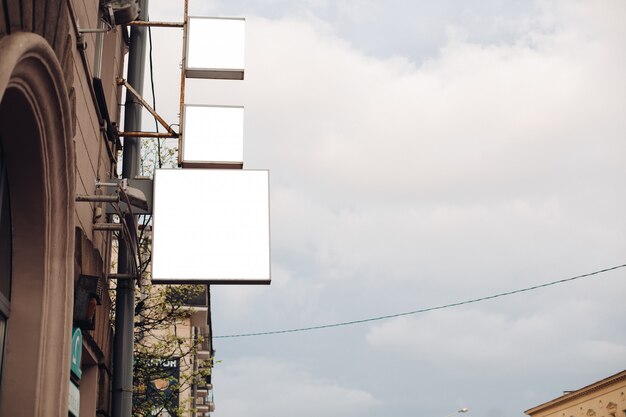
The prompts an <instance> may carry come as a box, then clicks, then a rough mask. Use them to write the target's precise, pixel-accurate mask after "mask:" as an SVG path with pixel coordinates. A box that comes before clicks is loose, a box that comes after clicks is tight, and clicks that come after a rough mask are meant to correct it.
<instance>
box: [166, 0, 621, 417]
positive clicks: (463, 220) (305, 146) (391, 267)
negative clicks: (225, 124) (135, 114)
mask: <svg viewBox="0 0 626 417" xmlns="http://www.w3.org/2000/svg"><path fill="white" fill-rule="evenodd" d="M496 3H497V2H487V3H481V7H482V8H478V9H476V10H474V11H473V12H474V13H475V14H476V15H479V14H480V13H479V12H478V11H479V10H488V9H489V8H490V7H492V6H493V7H495V4H496ZM523 3H525V2H523ZM250 4H252V3H250ZM281 4H283V3H281V2H274V3H272V4H271V6H273V7H279V5H281ZM307 4H308V3H307ZM307 4H305V3H298V5H297V6H292V7H296V8H297V7H301V8H302V9H307V7H308V6H307ZM316 4H317V5H314V8H315V7H317V8H318V9H319V8H324V7H327V6H328V5H329V4H330V3H324V2H320V3H316ZM351 4H352V3H351V2H349V1H348V2H343V3H342V4H341V8H342V9H341V14H342V16H344V17H343V18H344V19H347V18H348V17H350V16H349V7H350V6H351ZM372 4H373V3H368V5H369V6H372ZM394 4H399V3H394ZM475 4H478V2H475ZM508 4H510V2H509V3H508ZM533 4H534V5H535V8H532V10H530V11H528V10H526V9H525V10H526V11H527V12H528V13H525V14H523V15H521V16H518V15H503V16H493V15H489V14H485V16H474V15H473V14H472V13H470V14H469V15H468V16H469V17H471V16H474V17H475V19H474V20H471V21H468V23H467V25H464V24H463V22H464V20H463V19H461V18H459V16H460V14H455V15H454V16H452V17H450V16H448V15H447V14H446V13H448V11H445V10H438V12H437V13H441V14H440V15H438V17H437V19H435V20H436V21H437V22H441V21H443V20H445V19H446V18H447V17H450V22H449V24H448V25H447V26H448V27H449V28H450V30H449V31H448V32H445V30H442V31H440V32H441V33H444V35H442V36H446V35H445V33H447V36H448V38H446V39H444V41H443V42H444V43H443V44H437V47H436V48H435V50H434V51H431V52H433V53H431V54H429V55H428V56H421V59H414V58H413V57H409V56H397V54H396V53H390V54H382V56H394V55H396V57H395V58H376V57H375V56H373V55H371V54H370V55H367V54H366V53H365V52H363V51H366V50H368V51H370V52H371V50H369V49H368V48H367V47H364V46H363V45H359V44H358V42H357V41H358V39H356V38H350V39H346V37H343V38H342V37H341V36H340V35H341V34H342V33H343V32H342V31H341V30H338V29H337V27H336V26H333V25H332V24H331V23H329V22H328V21H324V20H323V19H322V18H321V17H320V16H319V15H317V16H316V17H315V16H313V17H312V16H306V14H305V13H302V12H299V13H298V14H297V16H300V17H298V18H295V17H289V16H288V15H289V13H283V14H281V13H279V12H278V11H277V12H276V13H275V14H276V15H279V16H284V17H283V18H281V19H267V18H262V17H258V16H255V15H251V14H248V15H247V16H246V17H247V25H248V26H247V36H248V38H247V56H246V79H245V81H243V82H229V81H202V82H200V81H189V83H188V86H189V88H188V91H187V100H188V102H189V103H206V104H233V105H244V106H245V109H246V110H245V111H246V115H245V142H244V159H245V165H246V167H248V168H269V169H270V170H271V199H272V201H271V210H272V244H273V249H272V250H273V252H272V255H273V272H274V284H272V285H271V286H270V287H256V288H245V287H223V288H222V287H220V288H213V289H212V291H213V303H214V304H213V319H214V321H213V325H214V328H215V329H216V333H218V334H230V333H237V332H239V331H257V330H258V331H264V330H274V329H281V328H293V327H301V326H309V325H316V324H324V323H329V322H337V321H343V320H351V319H360V318H364V317H368V316H374V315H379V314H380V315H382V314H389V313H394V312H399V311H407V310H411V309H416V308H423V307H431V306H434V305H441V304H445V303H448V302H455V301H460V300H466V299H470V298H474V297H479V296H485V295H489V294H493V293H495V292H500V291H507V290H512V289H516V288H521V287H525V286H528V285H533V284H537V283H542V282H547V281H552V280H556V279H560V278H567V277H571V276H574V275H577V274H580V273H585V272H590V271H592V270H594V269H600V268H602V267H606V266H612V265H614V264H617V263H622V262H623V254H624V253H625V252H624V250H625V249H626V238H625V236H624V233H623V230H624V229H625V228H626V216H624V215H623V213H624V211H625V210H626V195H625V194H624V193H623V178H624V177H625V176H626V164H624V155H626V144H625V142H624V135H625V134H626V117H624V115H625V111H626V99H625V97H626V78H625V77H624V75H623V74H624V73H625V71H626V49H625V48H624V47H623V46H624V41H623V40H624V39H626V26H624V25H623V22H624V19H625V18H626V4H625V3H624V2H623V1H621V0H614V1H603V2H587V1H537V2H534V3H533ZM217 5H218V3H216V2H213V3H211V7H212V8H217ZM255 5H256V3H255ZM309 5H310V4H309ZM455 6H456V5H455ZM228 7H230V4H229V6H228ZM262 7H263V6H258V5H257V7H256V9H257V10H261V9H262ZM312 7H313V6H312ZM372 7H373V6H372ZM420 7H425V6H423V5H422V6H420ZM498 7H501V6H498ZM520 7H522V6H520ZM524 7H526V6H524ZM224 8H225V7H222V8H221V9H220V10H222V9H224ZM268 8H270V7H269V6H268ZM346 8H347V9H346ZM318 9H316V10H318ZM444 9H445V7H444ZM454 9H456V7H455V8H454ZM289 10H293V9H289ZM368 10H369V9H368V8H367V7H365V8H363V9H361V10H359V13H357V14H354V15H353V16H352V17H353V20H354V21H357V20H358V21H361V22H366V21H367V19H368V13H369V12H368ZM392 10H394V11H395V14H394V16H393V17H394V18H396V19H399V20H401V22H400V23H398V26H397V27H392V26H393V25H389V24H387V27H391V30H390V31H389V32H384V33H385V34H389V38H387V39H382V40H381V43H380V45H383V46H384V44H385V43H389V42H401V43H403V45H404V46H403V49H404V50H406V49H407V48H411V47H414V48H416V50H417V49H418V48H421V46H419V45H417V44H418V43H419V42H418V41H413V40H412V39H411V36H415V32H409V31H406V32H405V31H404V29H405V28H407V27H408V26H411V27H413V26H415V25H416V24H417V22H418V20H419V19H417V18H414V17H413V16H411V13H412V11H413V9H410V8H408V6H407V8H399V7H396V8H394V7H391V6H390V7H385V8H383V9H382V11H381V13H383V12H389V11H392ZM477 10H478V11H477ZM422 11H423V12H424V13H426V14H425V15H424V16H428V12H431V11H433V10H432V8H425V10H422ZM466 11H467V10H466ZM444 12H445V13H444ZM268 13H269V11H268ZM450 13H456V12H450ZM459 13H460V12H459ZM302 16H305V17H302ZM345 16H348V17H345ZM382 19H383V17H382V16H381V18H380V20H382ZM384 19H390V15H386V16H385V17H384ZM373 20H376V21H378V20H379V19H378V16H374V19H373ZM387 21H388V20H387ZM407 22H409V23H407ZM414 22H416V23H414ZM483 24H484V25H485V28H484V30H483V31H482V32H481V30H482V29H481V30H479V29H477V28H478V26H480V25H483ZM490 25H493V26H490ZM428 27H429V26H428V25H426V26H421V27H419V28H417V29H415V30H416V31H417V32H419V31H420V30H426V29H424V28H428ZM505 27H507V28H508V27H510V28H512V29H510V31H508V32H507V30H508V29H505ZM439 29H441V28H439ZM375 30H380V26H377V27H376V28H374V27H372V33H371V34H370V37H372V38H373V37H376V36H378V35H377V33H375V32H374V31H375ZM477 31H478V32H477ZM503 31H504V32H507V33H506V36H505V37H501V36H500V35H501V34H502V33H503ZM380 33H383V32H380ZM437 33H438V34H433V38H438V37H440V33H439V32H437ZM391 34H396V35H402V36H396V37H395V38H394V37H392V36H391ZM424 36H426V35H424ZM363 39H365V38H363ZM363 39H361V41H362V42H365V41H364V40H363ZM438 39H439V38H438ZM442 39H443V38H442ZM176 42H177V40H176V39H174V38H167V39H164V40H163V41H162V42H161V41H160V42H159V43H158V44H157V45H159V48H160V47H166V46H168V47H171V48H175V49H174V50H173V51H170V52H169V53H166V54H165V56H166V57H167V58H162V59H160V61H159V62H158V63H157V66H156V67H157V68H161V65H167V67H163V69H164V70H166V69H167V71H168V73H169V74H171V75H169V76H168V77H169V78H166V79H161V80H160V81H159V82H158V83H157V85H158V86H162V88H163V89H164V90H166V89H167V88H172V90H173V93H168V94H170V96H167V94H165V93H163V94H164V97H166V98H162V99H161V100H158V103H161V104H160V108H161V109H162V110H163V111H164V112H166V113H168V112H169V114H170V115H172V116H171V117H175V115H176V113H177V112H178V109H177V103H178V96H177V93H178V92H177V91H176V88H175V87H173V85H174V84H175V83H174V82H172V81H171V80H172V79H176V80H177V78H176V77H177V67H176V63H177V60H178V56H179V55H180V54H179V52H180V50H179V49H178V48H179V46H177V45H176ZM429 42H431V43H432V41H430V40H429ZM431 47H432V45H431ZM172 56H173V57H174V61H171V57H172ZM170 61H171V62H170ZM172 62H173V65H172ZM167 80H169V81H167ZM168 82H169V83H170V84H169V85H167V83H168ZM176 83H177V81H176ZM164 90H163V91H164ZM168 103H172V104H168ZM164 106H165V107H164ZM167 106H170V108H167ZM614 274H615V275H612V276H604V277H597V278H593V279H589V280H586V281H585V283H572V284H568V285H564V286H562V287H559V288H558V289H556V288H555V289H552V290H542V291H538V292H534V293H532V294H533V295H532V296H531V295H530V293H529V294H525V295H519V296H515V297H511V298H507V299H506V300H501V301H498V302H494V303H484V304H481V305H480V306H478V305H476V306H471V308H470V307H466V308H463V309H454V310H447V311H437V312H433V313H432V314H428V315H423V316H415V317H412V318H405V319H401V320H393V321H389V322H384V323H379V324H378V325H375V326H374V327H373V328H371V330H370V331H369V333H368V335H367V339H366V340H367V343H365V342H363V343H362V344H361V340H362V339H359V337H364V336H363V332H366V331H367V329H368V327H367V326H366V325H364V326H363V327H354V328H350V330H348V329H341V330H339V329H336V330H333V331H329V332H328V333H321V332H320V333H315V334H310V335H307V336H304V335H302V334H301V335H300V337H294V336H284V338H282V339H279V340H277V341H273V339H272V341H270V340H259V343H258V344H257V339H246V340H250V342H247V341H242V342H240V341H236V342H233V343H231V342H228V344H227V343H226V342H223V345H221V346H223V347H220V350H221V351H222V352H224V351H227V352H228V353H227V355H226V356H227V357H228V358H230V359H229V360H232V363H228V361H227V362H226V363H224V364H222V365H220V367H219V369H218V370H216V375H215V384H216V393H217V395H218V397H217V405H218V414H217V415H231V416H237V415H243V414H244V413H245V414H255V415H259V412H258V410H259V407H260V409H261V411H262V413H261V414H260V415H271V416H272V417H279V416H280V417H283V416H285V417H286V416H292V415H305V416H306V415H309V414H307V413H309V412H310V411H309V410H312V408H311V409H309V408H304V409H303V407H304V406H303V404H310V402H311V401H316V400H317V398H324V399H328V404H332V405H333V407H331V406H330V405H329V406H328V408H325V409H324V410H323V411H328V412H327V413H325V412H319V410H318V412H317V413H316V415H319V414H328V415H350V413H357V412H360V411H363V410H364V409H365V408H367V407H371V406H372V404H375V403H376V401H377V400H380V401H381V402H383V403H384V404H385V405H386V406H387V405H390V404H392V403H393V406H394V407H395V408H393V412H392V411H390V410H387V409H386V410H385V411H386V412H385V411H383V412H382V414H381V413H379V412H378V411H377V409H375V408H374V411H372V410H368V411H363V413H362V414H363V415H368V416H379V415H392V414H393V415H398V416H405V415H406V416H408V415H414V413H412V411H414V410H415V409H419V410H422V411H424V415H445V414H446V413H448V412H450V411H452V410H453V409H454V408H452V410H449V409H448V404H449V403H446V401H449V400H450V398H454V404H457V403H458V405H459V406H462V405H464V404H467V403H464V402H463V401H461V400H468V401H469V402H473V403H474V405H473V407H472V408H474V409H475V411H476V415H479V414H480V415H482V414H484V415H493V416H498V415H514V414H515V413H518V415H519V414H521V411H522V410H523V409H524V408H523V407H526V408H529V407H531V406H533V405H535V404H537V403H539V402H540V401H543V400H548V399H550V397H549V395H552V393H554V394H555V395H558V394H559V390H560V389H570V388H571V386H569V385H568V384H571V383H572V382H571V381H573V379H571V378H570V376H571V375H574V374H576V375H577V378H578V379H576V380H575V381H581V385H580V386H582V385H584V384H585V383H590V382H592V380H588V379H590V378H592V377H598V378H600V377H602V376H606V375H603V374H598V373H602V372H604V371H606V370H609V371H608V372H610V370H615V366H616V365H615V363H618V362H619V359H621V358H624V357H625V356H626V351H625V350H624V347H623V346H624V345H626V341H625V340H624V338H623V336H622V333H623V332H621V331H620V330H621V328H620V323H621V322H622V321H623V320H622V319H621V318H622V317H623V313H624V311H623V309H624V307H622V304H623V303H621V300H620V294H623V291H624V284H623V283H622V282H623V280H618V279H616V278H615V277H616V276H617V277H618V278H619V277H620V276H621V275H619V274H620V273H614ZM352 336H353V337H355V338H357V341H356V342H354V343H352V344H350V348H348V347H346V343H345V341H346V338H348V337H352ZM281 337H283V336H281ZM219 343H222V342H219ZM361 345H362V346H361ZM251 349H255V351H256V350H262V354H263V355H267V357H266V358H255V359H250V358H248V357H247V356H248V355H250V350H251ZM272 349H273V350H274V352H272ZM311 349H315V354H309V355H308V356H307V355H303V354H302V352H304V351H306V352H309V353H310V352H311ZM238 356H239V357H241V356H243V359H241V361H239V359H236V358H237V357H238ZM278 358H280V359H278ZM320 358H323V359H320ZM354 358H358V359H354ZM616 359H618V361H617V362H616V361H615V360H616ZM287 360H288V361H290V362H291V363H294V362H295V361H298V363H299V364H301V365H302V366H298V367H293V366H288V365H284V363H283V362H284V361H287ZM322 360H323V361H324V363H323V364H319V362H320V361H322ZM352 362H354V363H352ZM364 364H367V367H368V369H367V371H366V373H367V374H368V376H369V377H370V378H372V379H378V378H380V379H381V380H384V381H385V384H384V386H380V387H378V388H379V390H380V394H379V392H378V391H377V395H376V399H373V397H372V396H371V395H370V394H368V393H367V392H363V391H360V390H361V389H362V388H361V387H362V386H363V385H362V384H363V380H365V379H366V377H365V378H364V377H362V375H363V373H364V371H363V370H362V369H363V367H364V366H365V365H364ZM572 364H576V366H573V365H572ZM316 366H319V367H320V368H324V369H325V371H324V372H321V371H320V372H315V373H303V371H302V369H308V370H310V369H316ZM393 366H395V368H393ZM337 369H341V373H340V374H341V376H340V377H339V376H336V375H335V376H331V374H332V371H333V370H337ZM615 371H617V370H615ZM337 372H338V374H339V371H337ZM442 373H443V374H445V375H442ZM463 374H464V375H465V376H466V377H467V378H466V381H465V384H464V385H463V384H462V383H460V382H458V381H457V379H456V378H455V375H461V376H462V375H463ZM317 375H324V378H320V377H318V376H317ZM351 375H361V377H360V378H361V379H359V377H358V376H354V377H352V376H351ZM446 376H447V378H446ZM494 376H497V377H494ZM335 377H336V379H335V380H332V378H335ZM505 377H506V381H505V382H506V383H503V380H504V378H505ZM325 378H329V379H325ZM351 378H353V379H352V380H351ZM338 380H341V383H339V382H337V381H338ZM467 381H470V382H467ZM549 384H550V385H549ZM414 385H419V386H420V388H422V391H421V394H422V397H423V398H422V397H420V398H419V399H415V393H414V390H415V386H414ZM563 385H565V386H563ZM433 386H434V387H441V392H442V394H438V393H437V392H434V391H437V390H436V389H435V388H432V387H433ZM548 386H549V389H548V388H547V387H548ZM355 387H356V388H355ZM444 391H445V393H444ZM242 392H245V393H246V396H242V395H241V393H242ZM494 392H497V393H498V395H494V394H493V393H494ZM448 393H451V394H450V395H453V394H452V393H455V394H454V396H453V397H450V398H448ZM519 393H521V394H519ZM481 395H484V398H483V397H481ZM520 396H521V397H522V398H520ZM316 397H317V398H316ZM493 398H503V399H505V401H506V402H505V403H497V401H494V400H493ZM393 399H395V400H396V401H394V400H393ZM322 406H324V404H322ZM418 406H419V407H418ZM294 407H295V408H294ZM441 408H443V409H441ZM490 408H493V409H496V410H499V411H497V412H496V411H493V412H490V411H489V409H490ZM253 410H254V411H253ZM294 410H296V411H294ZM338 410H340V411H341V412H340V411H338ZM426 411H429V412H430V413H427V412H426ZM311 413H312V411H311ZM333 413H334V414H333Z"/></svg>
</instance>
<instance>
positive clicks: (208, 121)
mask: <svg viewBox="0 0 626 417" xmlns="http://www.w3.org/2000/svg"><path fill="white" fill-rule="evenodd" d="M182 143H183V150H182V162H183V166H186V165H188V166H192V165H194V166H200V167H201V166H205V167H210V166H215V165H218V166H220V165H221V166H224V167H225V166H227V165H232V166H233V167H237V168H241V167H242V166H243V107H236V106H201V105H185V114H184V120H183V140H182Z"/></svg>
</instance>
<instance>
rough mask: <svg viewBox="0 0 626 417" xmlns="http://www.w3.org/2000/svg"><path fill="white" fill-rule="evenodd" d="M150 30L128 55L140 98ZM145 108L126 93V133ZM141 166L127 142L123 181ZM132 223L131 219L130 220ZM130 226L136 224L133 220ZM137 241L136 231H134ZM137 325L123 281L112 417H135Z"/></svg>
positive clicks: (127, 267)
mask: <svg viewBox="0 0 626 417" xmlns="http://www.w3.org/2000/svg"><path fill="white" fill-rule="evenodd" d="M139 6H140V8H141V16H140V18H139V19H140V20H148V0H140V1H139ZM146 44H147V42H146V28H145V27H139V26H133V27H132V28H131V30H130V49H129V53H128V74H127V76H126V79H127V81H128V83H129V84H130V85H131V86H132V87H133V88H134V89H135V90H137V92H139V94H142V93H143V84H144V69H145V57H146ZM141 110H142V106H141V104H140V103H139V102H138V101H137V100H136V99H135V98H134V97H133V95H132V94H130V93H129V92H128V91H127V92H126V103H125V110H124V130H125V131H141ZM140 164H141V138H124V151H123V155H122V177H123V178H134V177H136V176H137V175H138V174H139V169H140ZM129 220H130V219H129ZM128 224H134V222H133V221H132V220H131V221H129V222H128ZM131 234H132V235H133V236H132V238H133V239H136V234H137V231H136V230H131ZM127 252H128V251H127V244H126V242H125V241H124V239H123V238H120V239H119V260H118V273H120V274H124V273H128V272H131V264H130V263H131V261H132V257H129V256H128V254H127ZM134 321H135V282H134V280H130V279H128V280H120V281H118V283H117V291H116V295H115V337H114V339H113V393H112V400H113V401H112V407H111V415H112V417H131V414H132V406H133V339H134V334H133V333H134Z"/></svg>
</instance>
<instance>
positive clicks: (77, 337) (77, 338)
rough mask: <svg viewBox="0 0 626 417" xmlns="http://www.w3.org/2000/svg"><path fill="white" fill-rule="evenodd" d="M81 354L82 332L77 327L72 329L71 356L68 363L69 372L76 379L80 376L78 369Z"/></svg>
mask: <svg viewBox="0 0 626 417" xmlns="http://www.w3.org/2000/svg"><path fill="white" fill-rule="evenodd" d="M82 354H83V332H82V331H81V330H80V328H78V327H74V329H72V356H71V363H70V371H72V373H73V374H74V376H75V377H76V378H78V379H80V377H81V376H82V373H83V372H82V371H81V369H80V360H81V356H82Z"/></svg>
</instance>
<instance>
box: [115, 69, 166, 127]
mask: <svg viewBox="0 0 626 417" xmlns="http://www.w3.org/2000/svg"><path fill="white" fill-rule="evenodd" d="M117 85H123V86H124V87H126V89H127V90H128V92H130V93H131V94H132V95H133V96H134V97H135V98H136V99H137V100H138V101H139V103H140V104H141V105H142V106H143V107H144V108H145V109H146V110H148V111H149V112H150V114H151V115H152V116H154V118H155V119H156V120H157V121H158V122H159V123H160V124H161V126H163V127H164V128H165V129H166V130H167V133H158V132H119V133H118V136H120V137H135V138H137V137H139V138H178V133H176V132H174V129H172V128H171V127H170V125H168V124H167V122H166V121H165V120H164V119H163V118H162V117H161V116H160V115H159V114H158V113H157V112H156V110H154V109H153V108H152V106H150V104H148V102H147V101H146V100H144V98H143V97H141V95H140V94H139V93H138V92H137V90H135V89H134V88H133V87H132V86H131V85H130V84H128V82H126V80H124V79H122V78H118V79H117Z"/></svg>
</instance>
